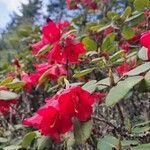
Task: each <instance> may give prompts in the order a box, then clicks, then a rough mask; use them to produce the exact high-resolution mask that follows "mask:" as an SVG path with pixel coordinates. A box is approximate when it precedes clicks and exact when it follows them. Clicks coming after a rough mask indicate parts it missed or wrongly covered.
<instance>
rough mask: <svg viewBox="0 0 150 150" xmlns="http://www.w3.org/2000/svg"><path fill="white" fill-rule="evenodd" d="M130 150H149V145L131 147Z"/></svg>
mask: <svg viewBox="0 0 150 150" xmlns="http://www.w3.org/2000/svg"><path fill="white" fill-rule="evenodd" d="M132 150H150V143H148V144H141V145H139V146H136V147H133V148H132Z"/></svg>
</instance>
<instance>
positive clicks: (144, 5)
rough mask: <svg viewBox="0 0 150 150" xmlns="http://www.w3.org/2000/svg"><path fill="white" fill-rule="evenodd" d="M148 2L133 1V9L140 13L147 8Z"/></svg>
mask: <svg viewBox="0 0 150 150" xmlns="http://www.w3.org/2000/svg"><path fill="white" fill-rule="evenodd" d="M149 4H150V1H149V0H135V1H134V7H135V9H136V10H137V11H141V10H144V9H146V8H147V7H149Z"/></svg>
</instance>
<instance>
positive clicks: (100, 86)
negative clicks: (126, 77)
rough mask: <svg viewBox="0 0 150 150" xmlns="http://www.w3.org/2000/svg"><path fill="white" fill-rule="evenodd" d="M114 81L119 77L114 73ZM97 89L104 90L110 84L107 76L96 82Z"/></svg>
mask: <svg viewBox="0 0 150 150" xmlns="http://www.w3.org/2000/svg"><path fill="white" fill-rule="evenodd" d="M114 80H115V83H116V82H117V81H118V80H119V77H118V76H116V75H114ZM96 86H97V88H98V90H104V89H106V88H107V87H109V86H110V81H109V78H105V79H102V80H100V81H98V82H97V83H96Z"/></svg>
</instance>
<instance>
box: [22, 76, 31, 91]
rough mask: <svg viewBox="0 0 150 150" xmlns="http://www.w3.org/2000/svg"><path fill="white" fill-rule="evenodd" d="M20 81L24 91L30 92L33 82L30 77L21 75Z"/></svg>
mask: <svg viewBox="0 0 150 150" xmlns="http://www.w3.org/2000/svg"><path fill="white" fill-rule="evenodd" d="M22 81H23V82H24V83H25V84H24V89H25V90H28V91H30V90H31V89H32V87H33V82H32V80H31V77H30V76H29V75H28V74H27V73H23V74H22Z"/></svg>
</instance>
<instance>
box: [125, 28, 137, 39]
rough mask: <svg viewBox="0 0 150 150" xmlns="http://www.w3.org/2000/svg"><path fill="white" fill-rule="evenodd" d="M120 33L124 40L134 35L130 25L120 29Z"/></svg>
mask: <svg viewBox="0 0 150 150" xmlns="http://www.w3.org/2000/svg"><path fill="white" fill-rule="evenodd" d="M122 34H123V37H124V38H125V39H126V40H129V39H131V38H133V37H134V35H135V33H134V31H133V30H132V28H131V27H124V28H123V31H122Z"/></svg>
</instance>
